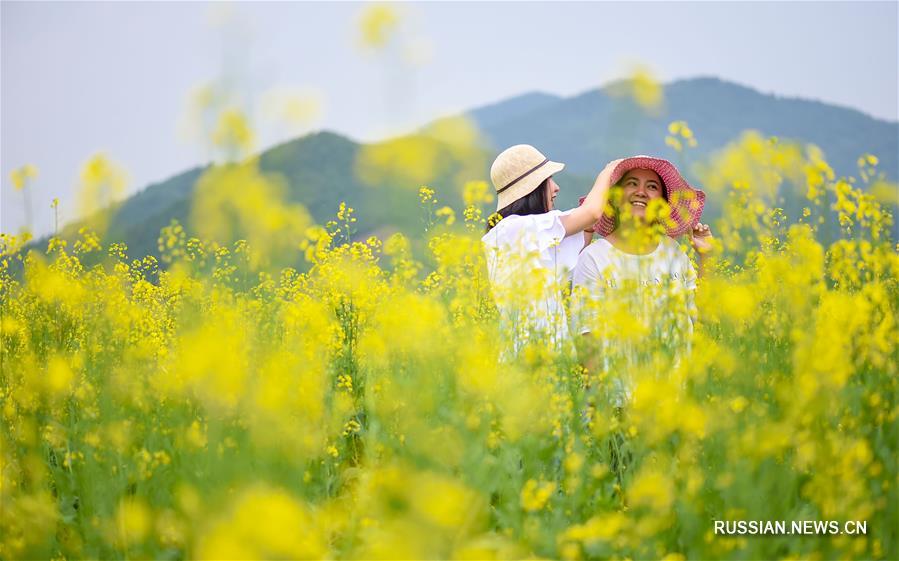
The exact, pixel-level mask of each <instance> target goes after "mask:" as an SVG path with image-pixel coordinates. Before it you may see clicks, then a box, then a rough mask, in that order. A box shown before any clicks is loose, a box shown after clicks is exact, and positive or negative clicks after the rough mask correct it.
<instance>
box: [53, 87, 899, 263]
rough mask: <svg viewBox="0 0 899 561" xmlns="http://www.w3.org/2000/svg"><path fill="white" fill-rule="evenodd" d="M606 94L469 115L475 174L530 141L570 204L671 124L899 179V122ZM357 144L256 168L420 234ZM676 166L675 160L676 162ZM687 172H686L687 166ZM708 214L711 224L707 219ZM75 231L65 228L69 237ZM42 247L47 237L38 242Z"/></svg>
mask: <svg viewBox="0 0 899 561" xmlns="http://www.w3.org/2000/svg"><path fill="white" fill-rule="evenodd" d="M611 87H614V85H611V86H609V87H606V88H603V89H598V90H592V91H589V92H586V93H583V94H581V95H577V96H574V97H570V98H560V97H557V96H552V95H548V94H542V93H530V94H525V95H521V96H517V97H514V98H511V99H509V100H506V101H503V102H499V103H494V104H490V105H487V106H484V107H480V108H476V109H474V110H472V111H470V112H469V113H468V115H469V116H470V117H471V118H472V119H473V120H474V121H475V122H476V123H477V124H478V125H479V127H480V128H481V129H482V133H483V135H484V138H485V142H486V145H487V146H486V148H485V150H484V151H483V152H479V153H478V154H477V158H478V159H479V161H478V162H477V163H476V165H475V169H479V170H481V172H480V173H481V178H487V175H488V167H489V162H490V160H491V159H492V157H493V156H494V155H495V153H496V152H497V151H498V150H499V149H501V148H503V147H506V146H509V145H512V144H519V143H530V144H534V145H536V146H537V147H539V148H540V149H541V150H543V151H544V152H545V153H546V154H547V155H549V156H550V157H552V158H553V159H556V160H559V161H562V162H565V163H566V164H567V168H566V170H565V172H563V173H562V174H560V177H559V182H560V184H561V185H562V186H563V191H562V192H561V193H560V196H559V199H558V203H559V206H560V207H567V206H571V205H574V204H576V200H577V197H578V196H579V195H580V194H583V193H584V192H585V191H586V189H587V188H588V187H589V186H590V184H591V182H592V178H593V177H594V176H595V174H596V173H597V172H598V171H599V170H600V169H601V168H602V166H603V165H604V163H605V162H607V161H609V160H611V159H613V158H616V157H622V156H625V155H629V154H636V153H648V154H654V155H659V156H662V157H667V158H669V159H673V160H676V161H677V160H678V155H677V154H676V153H675V152H674V151H673V150H672V149H671V148H670V147H668V146H666V145H665V143H664V138H665V135H666V130H667V126H668V123H669V122H671V121H672V120H686V121H687V122H688V123H689V124H690V127H691V128H692V129H693V131H694V132H695V135H696V137H697V138H698V140H699V146H698V147H697V148H696V149H694V150H692V152H691V155H690V158H692V159H693V160H694V161H695V160H699V159H702V158H705V157H707V156H709V155H710V154H711V153H712V152H713V151H715V150H717V149H720V148H721V147H722V146H724V145H725V144H726V143H727V142H729V141H731V140H734V139H735V138H736V137H737V136H738V135H739V134H740V133H741V132H742V131H744V130H746V129H756V130H759V131H761V132H762V133H763V134H765V135H774V136H778V137H782V138H789V139H799V140H803V141H806V142H812V143H815V144H817V145H819V146H820V147H821V148H822V149H823V150H824V152H825V154H826V156H827V158H828V160H829V161H830V162H831V164H832V165H833V166H834V167H835V169H836V170H837V172H838V173H841V174H852V173H854V172H855V161H856V158H857V157H858V156H859V155H860V154H862V153H865V152H869V153H873V154H875V155H876V156H878V157H879V158H880V161H881V168H882V169H883V170H885V171H886V172H887V174H888V176H889V177H890V178H891V179H893V180H895V179H896V178H897V177H899V171H897V155H899V147H897V143H899V124H897V123H890V122H885V121H880V120H877V119H874V118H871V117H868V116H866V115H864V114H862V113H860V112H858V111H855V110H852V109H846V108H842V107H835V106H832V105H827V104H824V103H820V102H816V101H807V100H800V99H787V98H781V97H777V96H773V95H768V94H763V93H760V92H758V91H755V90H753V89H751V88H747V87H743V86H740V85H736V84H733V83H729V82H725V81H722V80H718V79H714V78H698V79H693V80H682V81H677V82H673V83H671V84H669V85H667V86H666V87H665V88H664V93H665V104H664V107H663V108H662V110H661V111H660V112H659V113H658V114H657V115H655V116H647V115H646V114H645V113H644V112H643V111H641V110H640V109H639V108H638V107H636V106H635V105H634V103H633V102H631V101H629V100H627V99H624V98H620V97H615V96H613V95H611V94H610V88H611ZM361 147H362V146H361V145H360V144H358V143H356V142H354V141H352V140H350V139H348V138H345V137H343V136H340V135H337V134H334V133H330V132H318V133H315V134H310V135H308V136H304V137H302V138H298V139H296V140H293V141H290V142H286V143H284V144H280V145H278V146H275V147H272V148H270V149H268V150H266V151H264V152H263V153H262V154H261V155H260V165H261V168H262V169H263V170H264V171H266V172H270V173H277V174H280V175H282V176H283V177H284V178H285V179H286V183H287V185H288V192H287V194H286V196H287V199H288V200H289V201H291V202H299V203H302V204H303V205H305V206H306V207H307V208H308V209H309V212H310V213H311V215H312V217H313V218H314V219H315V220H316V221H318V222H320V223H323V222H324V221H326V220H328V219H330V218H332V217H333V216H334V214H335V212H336V210H337V207H338V205H339V203H340V202H341V201H346V202H347V203H348V204H349V205H350V206H352V207H354V208H355V209H357V211H358V218H359V222H358V223H357V226H358V232H359V235H360V236H365V235H367V234H368V233H371V232H375V231H377V232H384V231H388V230H393V229H398V230H403V231H406V232H408V233H410V234H412V235H413V236H416V237H417V236H418V235H419V234H420V232H421V211H420V208H419V206H418V197H417V195H416V192H417V189H418V185H417V184H409V183H408V182H407V184H384V185H378V186H371V185H365V184H363V183H362V182H361V181H360V180H359V179H358V178H357V177H356V174H355V161H356V157H357V155H358V153H359V150H360V148H361ZM680 161H682V160H680ZM463 164H464V163H463V162H454V163H453V165H450V166H449V167H447V168H446V169H443V171H442V172H440V173H439V174H438V176H437V177H434V178H433V180H432V181H429V182H428V183H429V185H431V186H432V187H435V188H436V189H437V191H438V196H439V197H440V199H441V204H451V205H455V206H456V208H458V206H459V198H460V197H459V190H460V185H458V181H457V180H456V178H455V173H454V172H455V171H456V170H457V169H458V168H459V166H461V165H463ZM203 170H204V168H200V167H198V168H194V169H191V170H189V171H186V172H183V173H181V174H179V175H176V176H174V177H172V178H171V179H169V180H167V181H164V182H161V183H157V184H153V185H150V186H148V187H146V188H145V189H143V190H141V191H140V192H138V193H136V194H134V195H133V196H131V197H130V198H128V199H127V200H125V201H124V202H122V203H121V204H120V205H119V206H118V208H117V209H116V211H115V214H114V217H113V219H112V223H111V227H110V229H109V231H108V234H107V236H106V238H107V239H106V241H108V242H112V241H124V242H125V243H126V244H127V245H128V247H129V253H130V254H131V255H132V256H140V255H145V254H156V253H157V247H156V239H157V236H158V234H159V230H160V229H161V228H162V227H164V226H166V225H167V224H168V223H169V222H170V221H171V220H172V219H176V220H179V221H180V222H181V223H182V224H185V226H187V227H188V228H189V217H190V208H191V201H192V196H193V192H194V185H195V182H196V180H197V178H198V177H200V175H201V174H202V172H203ZM686 171H687V173H688V175H689V170H686ZM711 218H714V217H709V219H711ZM75 230H77V224H75V225H71V226H70V227H68V228H66V232H67V233H68V234H71V233H72V232H74V231H75ZM43 243H44V244H45V243H46V240H44V242H43Z"/></svg>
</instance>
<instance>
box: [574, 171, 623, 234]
mask: <svg viewBox="0 0 899 561" xmlns="http://www.w3.org/2000/svg"><path fill="white" fill-rule="evenodd" d="M620 162H621V160H612V161H611V162H609V163H608V165H606V167H605V168H603V170H602V171H601V172H599V175H597V176H596V181H594V182H593V188H592V189H590V192H589V193H587V198H586V199H584V204H582V205H581V206H579V207H577V208H576V209H574V210H573V211H571V212H569V213H568V214H566V215H565V216H563V217H562V218H561V219H560V220H561V222H562V226H564V227H565V235H566V236H571V235H574V234H576V233H578V232H583V231H584V230H586V229H587V228H589V227H590V226H592V225H593V224H595V223H596V221H597V220H599V219H600V218H602V213H603V210H604V209H605V208H606V202H607V201H608V200H609V188H610V187H611V185H610V183H611V178H612V172H613V171H614V170H615V166H617V165H618V164H619V163H620Z"/></svg>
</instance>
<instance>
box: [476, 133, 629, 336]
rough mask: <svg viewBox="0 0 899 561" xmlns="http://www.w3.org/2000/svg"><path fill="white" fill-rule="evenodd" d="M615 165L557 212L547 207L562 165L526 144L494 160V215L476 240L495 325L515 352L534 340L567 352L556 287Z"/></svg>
mask: <svg viewBox="0 0 899 561" xmlns="http://www.w3.org/2000/svg"><path fill="white" fill-rule="evenodd" d="M615 163H617V162H613V163H612V164H610V165H609V166H606V169H604V170H603V171H602V172H601V173H600V174H599V176H597V178H596V181H595V183H594V184H593V188H592V189H591V190H590V193H589V194H588V195H587V196H586V198H585V200H584V202H583V204H582V205H581V206H579V207H577V208H574V209H571V210H569V211H566V212H562V211H560V210H556V209H555V208H554V201H555V198H556V195H557V194H558V193H559V186H558V184H556V182H555V181H554V180H553V179H552V176H553V175H554V174H556V173H558V172H560V171H562V169H563V168H564V167H565V165H564V164H561V163H558V162H553V161H551V160H550V159H549V158H547V157H546V156H544V155H543V154H542V153H540V151H539V150H537V149H536V148H534V147H533V146H530V145H527V144H519V145H516V146H512V147H511V148H508V149H506V150H504V151H503V152H502V153H501V154H500V155H499V156H497V158H496V160H495V161H494V162H493V166H492V167H491V169H490V178H491V180H492V181H493V186H494V187H495V188H496V194H497V213H496V214H494V215H493V216H492V217H491V218H490V219H488V226H487V228H488V229H487V233H486V234H484V236H483V238H482V239H481V241H482V243H483V246H484V249H485V253H486V258H487V269H488V273H489V275H490V281H491V285H492V287H493V293H494V297H495V299H496V303H497V307H498V309H499V312H500V321H501V324H502V325H503V326H504V328H505V329H507V330H510V331H511V332H512V334H513V339H512V341H513V345H512V349H513V351H514V352H517V351H518V350H520V349H521V347H522V345H523V344H525V343H526V342H528V341H529V340H534V338H535V337H536V340H538V341H540V343H541V344H549V345H552V346H555V348H556V349H557V350H561V348H562V347H561V345H563V344H564V345H566V346H568V345H567V344H565V343H564V341H567V340H568V326H567V321H566V316H565V308H564V305H563V301H562V296H563V289H564V288H565V286H566V285H567V280H568V272H569V271H570V270H571V269H572V268H573V267H574V265H575V263H576V262H577V257H578V253H579V252H580V251H581V250H582V249H583V248H584V244H585V234H584V230H585V229H586V228H588V227H590V225H592V224H594V223H595V222H596V221H597V220H599V219H600V218H601V217H602V215H603V208H604V207H605V205H606V201H607V199H608V192H609V186H610V185H611V182H610V180H609V179H610V174H611V171H612V168H613V167H614V166H613V164H615ZM569 350H570V349H569Z"/></svg>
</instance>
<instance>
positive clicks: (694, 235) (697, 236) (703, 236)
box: [690, 223, 714, 257]
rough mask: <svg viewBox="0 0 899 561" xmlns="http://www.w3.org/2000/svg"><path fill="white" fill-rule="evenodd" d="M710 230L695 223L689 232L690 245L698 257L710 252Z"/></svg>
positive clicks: (706, 226)
mask: <svg viewBox="0 0 899 561" xmlns="http://www.w3.org/2000/svg"><path fill="white" fill-rule="evenodd" d="M713 239H714V238H713V236H712V229H711V228H710V227H709V225H708V224H702V223H697V224H696V226H693V230H692V231H690V243H691V244H692V245H693V249H695V250H696V253H698V254H699V256H700V257H702V256H705V255H707V254H708V253H709V252H711V251H712V240H713Z"/></svg>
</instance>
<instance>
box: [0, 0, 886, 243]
mask: <svg viewBox="0 0 899 561" xmlns="http://www.w3.org/2000/svg"><path fill="white" fill-rule="evenodd" d="M395 7H396V9H397V10H398V12H399V16H400V24H399V29H398V34H397V35H396V36H395V38H394V40H393V42H392V43H391V47H390V48H389V49H388V50H386V51H384V52H380V53H372V52H366V51H364V50H363V49H361V48H360V46H359V40H358V36H359V31H358V19H359V15H360V13H361V11H362V10H363V9H364V5H363V4H358V3H230V4H217V5H213V4H204V3H186V2H181V3H131V2H122V3H112V2H109V3H107V2H102V3H101V2H85V3H74V2H72V3H69V2H66V3H48V2H22V3H19V2H7V1H3V2H2V4H0V12H2V13H0V28H2V29H0V40H2V45H0V46H2V55H0V72H2V76H0V90H2V91H0V123H2V124H0V129H2V130H0V133H2V134H0V171H2V174H3V175H2V190H0V204H2V213H0V218H2V225H0V226H2V231H5V232H14V231H17V230H18V229H19V227H20V226H22V225H23V223H24V211H23V208H24V207H23V201H22V194H21V193H18V192H14V191H13V190H12V187H11V183H10V180H9V173H10V171H11V170H13V169H15V168H17V167H19V166H21V165H23V164H25V163H33V164H35V165H36V166H37V167H38V168H39V169H40V175H39V177H38V178H37V180H36V181H35V183H34V185H33V187H34V192H33V196H32V206H33V208H34V214H35V224H34V229H35V230H36V231H37V232H38V233H46V232H48V231H50V230H51V228H52V218H51V213H50V209H49V203H50V200H51V199H52V198H53V197H55V196H56V197H59V198H60V200H61V204H60V209H61V217H62V219H63V220H64V221H65V220H70V219H72V218H74V217H75V210H74V209H75V208H76V202H75V196H74V192H75V189H76V185H77V181H78V171H79V169H80V167H81V165H82V164H83V163H84V162H85V161H86V159H87V158H88V157H89V156H91V155H92V154H94V153H96V152H98V151H103V152H105V153H106V154H107V155H108V156H109V157H110V158H111V159H113V160H114V161H116V162H118V163H119V164H121V165H122V166H124V167H125V168H126V169H127V170H128V171H129V174H130V178H131V181H130V185H129V191H135V190H137V189H140V188H143V187H145V186H146V185H147V184H148V183H151V182H155V181H161V180H164V179H166V178H168V177H170V176H171V175H174V174H176V173H178V172H180V171H183V170H185V169H187V168H189V167H191V166H193V165H196V164H198V163H202V162H204V161H206V159H207V153H206V151H205V149H204V148H203V147H202V145H201V144H200V143H199V142H198V141H196V140H190V139H189V135H187V134H186V133H185V132H184V131H185V130H186V127H185V125H184V123H185V122H187V119H186V117H185V115H187V110H186V108H187V106H188V103H187V102H188V99H189V97H190V92H191V91H192V90H194V89H195V88H197V87H198V86H201V85H203V84H208V83H211V82H214V81H217V80H218V81H221V80H223V79H227V81H226V82H225V83H227V84H228V88H229V90H230V91H233V92H236V93H237V94H239V95H240V96H241V99H242V100H243V104H244V108H245V109H247V110H250V111H251V112H252V115H253V117H254V121H255V122H256V123H257V127H258V132H259V133H260V135H259V136H260V139H259V147H260V148H264V147H266V146H268V145H270V144H272V143H274V142H277V141H279V140H284V139H287V138H290V137H293V136H296V135H298V134H302V133H304V132H308V131H309V130H313V129H322V128H324V129H331V130H335V131H338V132H341V133H344V134H347V135H349V136H350V137H353V138H355V139H357V140H371V139H376V138H381V137H384V136H386V135H389V134H394V133H397V132H399V131H402V130H404V129H407V128H409V127H413V126H415V125H418V124H421V123H423V122H426V121H428V120H430V119H432V118H434V117H437V116H440V115H444V114H451V113H454V112H457V111H460V110H464V109H467V108H471V107H474V106H477V105H482V104H485V103H489V102H492V101H497V100H501V99H504V98H507V97H510V96H513V95H516V94H520V93H524V92H527V91H533V90H542V91H546V92H550V93H556V94H562V95H572V94H577V93H580V92H583V91H585V90H588V89H591V88H595V87H597V86H599V85H601V84H604V83H606V82H608V81H609V80H611V79H614V78H618V77H621V76H622V75H624V74H625V73H626V72H628V70H629V68H630V67H631V65H632V64H633V63H643V64H645V65H647V66H648V67H649V68H650V69H651V70H652V71H654V72H655V74H656V75H657V77H658V78H660V79H662V80H663V81H670V80H672V79H678V78H689V77H694V76H698V75H713V76H718V77H721V78H724V79H728V80H732V81H735V82H738V83H741V84H745V85H748V86H752V87H755V88H757V89H759V90H761V91H763V92H772V93H777V94H781V95H789V96H798V97H805V98H813V99H819V100H822V101H826V102H830V103H836V104H840V105H844V106H850V107H854V108H857V109H859V110H861V111H864V112H865V113H868V114H870V115H873V116H875V117H878V118H881V119H888V120H891V121H895V120H897V112H899V107H897V105H899V102H897V70H899V62H897V52H899V43H897V18H899V14H897V3H896V2H880V3H862V2H852V3H835V2H793V3H787V2H764V3H762V2H751V3H750V2H740V3H738V2H699V3H681V2H661V3H649V2H634V3H618V2H615V3H559V2H532V3H511V2H499V3H482V2H468V3H406V4H400V5H395ZM219 83H222V82H219ZM273 90H277V91H284V90H291V91H294V90H298V91H301V92H314V93H315V95H317V96H318V97H319V99H321V101H322V106H321V107H322V109H321V112H320V115H319V117H318V119H317V120H316V121H315V122H314V123H313V124H311V125H309V126H307V127H305V128H297V127H296V126H293V127H291V126H288V125H285V124H284V123H283V122H281V123H276V122H273V121H272V120H271V119H269V120H266V119H265V114H264V113H263V112H261V111H259V107H260V101H261V100H263V99H266V98H265V97H264V96H265V95H266V93H267V92H268V93H269V95H270V92H272V91H273Z"/></svg>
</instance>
